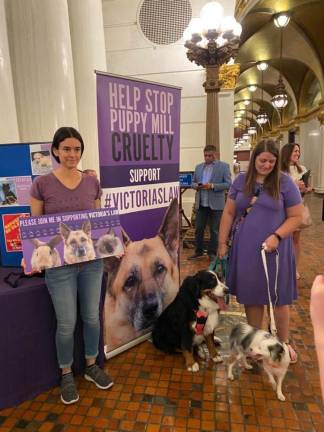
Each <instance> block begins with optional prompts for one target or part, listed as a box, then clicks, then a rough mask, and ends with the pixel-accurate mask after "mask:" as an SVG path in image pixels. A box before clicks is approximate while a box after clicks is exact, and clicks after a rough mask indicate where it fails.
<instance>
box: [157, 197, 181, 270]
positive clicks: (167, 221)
mask: <svg viewBox="0 0 324 432" xmlns="http://www.w3.org/2000/svg"><path fill="white" fill-rule="evenodd" d="M158 235H159V236H160V237H161V239H162V241H163V243H164V245H165V247H166V249H167V251H168V252H169V255H170V256H171V258H172V259H173V261H174V262H175V263H177V261H178V249H179V204H178V199H177V198H174V199H173V200H172V201H171V203H170V205H169V208H168V210H167V211H166V213H165V215H164V218H163V222H162V224H161V227H160V229H159V234H158Z"/></svg>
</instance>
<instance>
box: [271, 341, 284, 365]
mask: <svg viewBox="0 0 324 432" xmlns="http://www.w3.org/2000/svg"><path fill="white" fill-rule="evenodd" d="M268 350H269V352H270V357H271V359H272V360H273V361H277V362H280V361H281V358H282V356H283V354H284V352H285V350H284V348H283V346H282V345H281V344H280V343H276V344H275V345H269V346H268Z"/></svg>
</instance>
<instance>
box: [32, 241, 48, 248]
mask: <svg viewBox="0 0 324 432" xmlns="http://www.w3.org/2000/svg"><path fill="white" fill-rule="evenodd" d="M29 241H30V242H31V243H33V245H34V246H35V248H36V249H37V248H38V247H39V246H43V245H44V244H45V243H44V242H42V241H40V240H38V239H30V240H29Z"/></svg>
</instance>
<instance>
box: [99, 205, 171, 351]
mask: <svg viewBox="0 0 324 432" xmlns="http://www.w3.org/2000/svg"><path fill="white" fill-rule="evenodd" d="M123 241H124V245H125V254H124V256H123V257H122V258H121V259H118V258H116V257H112V258H108V259H106V260H105V261H106V270H107V272H108V282H107V293H106V300H105V306H104V315H105V319H104V322H105V324H104V325H105V345H106V352H109V351H111V350H114V349H115V348H118V347H120V346H122V345H124V344H126V343H127V342H129V341H131V340H133V339H135V338H136V337H138V336H141V335H142V334H145V333H147V332H148V331H149V330H150V329H151V327H152V325H153V323H154V322H155V320H156V319H157V318H158V316H159V315H160V314H161V313H162V311H163V310H164V309H165V307H166V306H168V305H169V304H170V303H171V302H172V301H173V299H174V298H175V296H176V294H177V292H178V290H179V268H178V249H179V205H178V201H177V199H176V198H175V199H173V200H172V201H171V203H170V205H169V207H168V209H167V211H166V213H165V215H164V218H163V221H162V224H161V226H160V228H159V230H158V232H157V233H156V235H155V236H154V237H152V238H148V239H146V238H144V239H142V240H139V241H131V239H130V238H129V237H128V235H127V233H126V232H125V231H123Z"/></svg>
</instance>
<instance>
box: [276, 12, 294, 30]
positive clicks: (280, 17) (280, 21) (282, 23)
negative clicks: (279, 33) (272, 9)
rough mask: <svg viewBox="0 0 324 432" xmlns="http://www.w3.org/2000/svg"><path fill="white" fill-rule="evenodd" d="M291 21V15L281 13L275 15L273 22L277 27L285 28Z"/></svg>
mask: <svg viewBox="0 0 324 432" xmlns="http://www.w3.org/2000/svg"><path fill="white" fill-rule="evenodd" d="M289 21H290V14H289V12H279V13H277V14H275V15H274V17H273V22H274V24H275V26H276V27H278V28H284V27H286V26H287V25H288V23H289Z"/></svg>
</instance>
